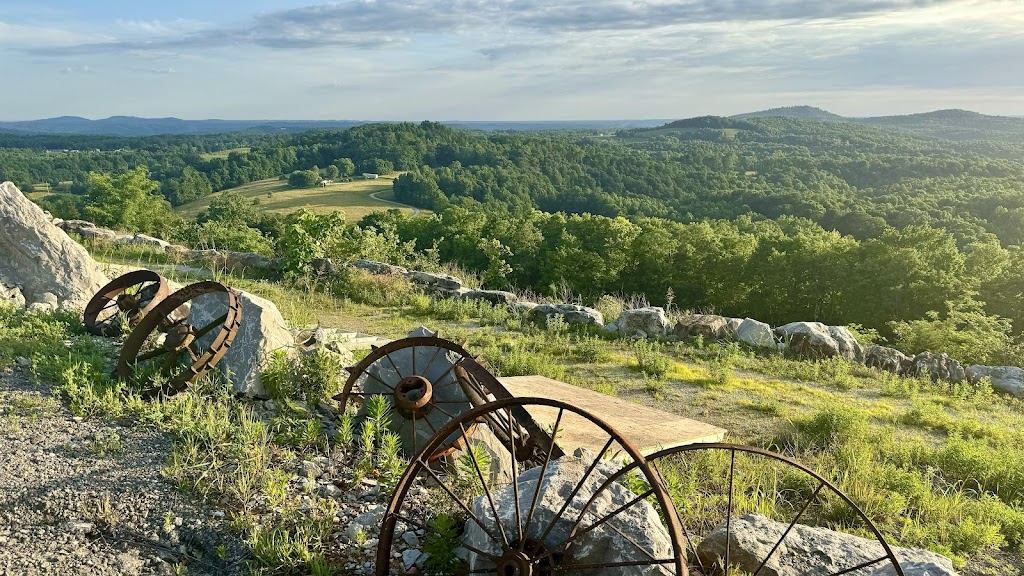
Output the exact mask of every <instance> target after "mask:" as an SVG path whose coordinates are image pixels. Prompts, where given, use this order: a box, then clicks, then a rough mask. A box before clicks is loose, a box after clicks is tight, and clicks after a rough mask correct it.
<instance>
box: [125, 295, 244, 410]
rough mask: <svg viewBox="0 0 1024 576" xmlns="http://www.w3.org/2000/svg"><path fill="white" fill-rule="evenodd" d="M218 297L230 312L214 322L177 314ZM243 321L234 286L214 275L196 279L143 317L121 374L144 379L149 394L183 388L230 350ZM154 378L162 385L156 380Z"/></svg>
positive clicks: (128, 343) (131, 337) (128, 342)
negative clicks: (199, 300) (196, 302)
mask: <svg viewBox="0 0 1024 576" xmlns="http://www.w3.org/2000/svg"><path fill="white" fill-rule="evenodd" d="M218 296H219V297H220V299H222V300H223V311H224V313H223V314H222V315H220V316H219V317H217V318H215V319H213V320H211V321H205V320H203V321H201V322H198V323H201V324H202V325H194V324H192V322H196V319H194V318H193V317H192V315H191V314H190V315H189V317H187V318H179V319H175V318H174V317H173V313H174V311H175V310H177V309H178V308H179V307H181V306H182V305H184V304H186V303H190V302H191V301H193V300H195V299H197V298H200V297H204V298H213V297H218ZM241 321H242V303H241V302H240V301H239V300H238V297H237V296H236V295H235V292H234V291H233V290H232V289H231V288H228V287H227V286H225V285H223V284H221V283H220V282H213V281H210V280H207V281H203V282H197V283H195V284H190V285H189V286H186V287H184V288H182V289H181V290H178V291H177V292H175V293H174V294H171V295H170V296H168V297H167V298H165V299H163V300H162V301H161V302H160V303H158V304H157V305H156V306H155V307H154V308H153V309H152V310H150V311H149V313H148V314H146V316H145V317H144V318H143V319H142V320H140V321H139V323H138V325H136V326H135V329H134V330H132V332H131V334H129V335H128V339H127V340H125V343H124V347H123V348H122V349H121V356H120V358H119V359H118V362H117V374H118V375H119V376H120V377H121V378H123V379H124V380H126V381H135V382H141V383H142V384H143V386H144V395H146V396H154V395H156V394H158V393H160V392H163V393H164V394H175V393H178V392H181V391H182V390H184V389H185V388H187V387H188V386H189V385H190V384H194V383H195V382H196V381H197V380H199V378H200V377H202V376H203V374H205V373H206V372H207V371H208V370H209V369H211V368H213V367H214V366H215V365H216V364H217V362H219V361H220V359H221V358H222V357H223V356H224V354H226V353H227V351H228V348H229V347H230V346H231V342H232V341H233V340H234V339H235V334H236V333H237V332H238V327H239V325H240V324H241ZM214 331H216V332H214ZM154 381H157V382H159V385H153V383H154Z"/></svg>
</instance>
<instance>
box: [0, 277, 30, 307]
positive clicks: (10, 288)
mask: <svg viewBox="0 0 1024 576" xmlns="http://www.w3.org/2000/svg"><path fill="white" fill-rule="evenodd" d="M0 303H4V304H7V305H13V306H14V307H15V308H19V309H20V308H24V307H25V304H26V302H25V295H24V294H22V293H21V288H18V287H17V286H15V285H14V284H7V283H5V282H4V281H3V280H0Z"/></svg>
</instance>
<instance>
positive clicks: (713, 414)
mask: <svg viewBox="0 0 1024 576" xmlns="http://www.w3.org/2000/svg"><path fill="white" fill-rule="evenodd" d="M126 256H130V258H131V259H133V260H134V261H135V262H136V263H137V264H139V265H147V264H148V261H147V257H146V255H145V254H141V253H132V254H131V255H126ZM97 257H98V258H100V259H102V260H108V261H115V260H117V261H120V262H122V263H123V262H124V261H125V260H124V258H118V257H117V254H114V253H110V252H106V253H102V254H97ZM154 268H155V269H159V270H161V272H162V273H164V274H165V275H167V276H168V277H170V278H171V279H173V280H176V281H178V282H182V283H187V282H188V281H190V280H193V279H196V278H198V277H215V278H218V279H220V280H221V281H223V282H226V283H228V284H229V285H232V286H235V287H238V288H241V289H244V290H247V291H250V292H253V293H255V294H257V295H260V296H263V297H265V298H268V299H270V300H272V301H274V302H276V303H277V305H278V307H279V309H280V310H281V313H282V314H283V315H284V317H285V318H286V319H287V320H288V321H289V322H290V323H292V324H293V325H305V326H313V325H317V324H321V325H324V326H329V327H337V328H343V329H348V330H353V331H359V332H365V333H370V334H376V335H379V336H384V337H389V338H400V337H403V336H404V335H405V334H406V333H407V332H408V331H409V330H411V329H413V328H415V327H417V326H419V325H426V326H428V327H430V328H432V329H436V330H439V332H440V336H442V337H444V338H448V339H450V340H453V341H456V342H463V341H464V342H466V344H465V346H466V347H467V349H469V350H470V351H472V352H473V353H478V354H480V355H481V356H482V357H483V358H484V359H485V360H486V361H487V362H489V364H490V366H491V368H492V369H493V370H494V371H495V372H496V373H497V374H499V375H502V376H515V375H527V374H540V375H544V376H548V377H551V378H555V379H559V380H562V381H565V382H569V383H571V384H574V385H577V386H580V387H584V388H588V389H592V390H596V391H598V392H601V393H604V394H609V395H614V396H617V397H620V398H624V399H628V400H630V401H633V402H637V403H641V404H647V405H651V406H654V407H657V408H659V409H662V410H665V411H668V412H672V413H675V414H679V415H682V416H686V417H690V418H694V419H697V420H701V421H705V422H709V423H712V424H715V425H718V426H721V427H723V428H726V429H728V430H729V433H728V435H727V437H726V441H727V442H734V443H741V444H747V445H752V446H757V447H763V448H768V449H771V450H774V451H777V452H781V453H783V454H785V455H786V456H789V457H792V458H794V459H796V460H797V461H799V462H801V463H803V464H805V465H807V466H808V467H810V468H811V469H813V470H815V471H817V472H818V473H819V474H821V475H822V476H823V477H825V478H826V479H828V480H830V481H832V482H834V483H835V484H836V485H837V486H838V487H839V488H840V489H841V490H843V491H844V492H845V493H846V494H847V495H849V496H850V498H852V500H853V501H854V502H856V503H857V504H858V505H859V506H861V508H862V509H863V510H864V511H865V513H866V514H867V515H868V516H869V517H870V518H871V519H872V520H873V521H874V522H875V523H877V525H878V526H879V528H880V529H881V530H882V532H883V533H884V534H885V536H886V537H887V538H888V539H889V541H890V543H892V544H896V545H900V546H907V547H922V548H927V549H930V550H933V551H936V552H939V553H942V554H945V555H947V556H949V557H951V558H953V560H954V562H955V564H956V565H957V566H958V568H959V569H960V570H961V572H962V573H963V574H964V575H965V576H986V575H989V574H991V575H996V574H999V575H1010V574H1021V573H1022V572H1021V571H1020V568H1019V566H1020V565H1021V550H1022V546H1024V506H1022V503H1024V465H1022V464H1021V462H1024V448H1022V446H1024V403H1022V402H1021V401H1018V400H1015V399H1012V398H1009V397H1006V396H1002V395H997V394H994V393H993V392H992V391H991V389H990V388H989V387H988V386H987V385H985V384H984V383H982V384H981V385H977V386H974V385H967V384H963V385H949V384H946V383H933V382H931V381H929V380H927V379H912V378H902V377H896V376H893V375H890V374H887V373H883V372H880V371H877V370H874V369H870V368H867V367H864V366H861V365H855V364H850V363H847V362H845V361H841V360H836V359H832V360H827V361H821V362H809V361H804V360H798V359H794V358H789V357H786V356H783V355H780V354H777V353H764V352H758V351H754V350H750V349H748V348H746V347H744V346H742V345H741V344H739V343H737V342H732V343H726V344H722V343H717V342H703V341H700V340H697V341H693V342H688V343H681V342H656V341H646V340H633V341H631V340H623V339H615V338H611V337H609V336H608V335H606V334H603V333H601V332H600V331H597V330H594V329H584V328H578V327H572V326H568V325H566V324H565V323H564V322H557V321H555V322H549V323H548V324H547V325H546V326H542V325H538V324H536V323H534V322H532V321H530V320H528V319H527V318H526V317H525V316H524V315H522V314H521V313H519V312H517V311H515V310H513V309H511V308H509V307H506V306H492V305H489V304H486V303H481V302H463V301H457V300H451V299H443V298H433V297H431V296H428V295H426V294H424V293H422V292H421V291H419V290H418V289H416V288H415V287H413V286H411V285H410V284H408V283H407V282H406V281H405V280H404V279H400V278H395V277H374V276H370V275H368V274H365V273H362V272H361V271H351V272H350V273H348V274H345V275H343V276H341V277H338V278H336V279H332V280H330V281H320V282H307V281H302V280H299V281H292V282H274V281H269V280H266V279H254V278H245V277H235V276H226V275H223V274H221V273H219V272H217V271H210V272H209V273H208V274H200V273H199V272H198V271H197V270H196V269H194V268H193V269H187V270H186V271H182V270H177V269H174V268H167V267H166V265H160V266H159V267H157V266H156V265H154ZM604 300H605V303H606V304H607V303H608V300H609V298H605V299H604ZM619 305H621V303H619ZM611 308H612V309H608V310H605V312H606V313H607V314H608V317H607V320H608V321H611V320H613V319H614V316H615V310H614V308H615V307H614V306H612V307H611ZM0 312H2V313H0V366H4V365H7V364H9V363H11V362H13V360H14V358H15V357H16V356H18V355H24V356H29V357H33V360H34V362H35V365H36V366H40V367H45V369H43V368H40V369H39V371H38V374H37V376H38V377H40V378H48V379H55V380H57V381H58V384H59V386H58V390H59V391H60V393H61V395H62V398H64V399H65V400H66V401H68V402H70V404H71V407H72V409H73V410H74V411H75V412H76V413H79V414H82V415H86V416H94V417H107V416H117V417H121V416H125V415H134V416H135V417H137V418H138V419H139V421H140V423H141V424H142V425H158V426H160V427H163V428H165V429H168V430H169V431H171V432H173V433H176V434H177V433H182V434H184V432H183V431H184V429H185V427H196V426H199V427H200V428H202V427H203V426H212V425H214V423H215V424H216V425H217V426H219V427H221V428H222V429H221V430H217V431H208V432H204V433H203V434H207V435H210V436H217V437H221V438H232V439H231V440H230V443H231V446H229V448H230V449H228V448H225V449H224V451H223V453H221V452H220V451H219V450H220V449H218V452H217V453H215V454H207V455H205V456H204V455H203V454H204V452H203V450H204V448H203V447H202V446H192V445H190V444H189V442H193V443H194V442H195V440H194V439H189V440H187V441H186V440H185V439H183V440H181V441H180V442H179V444H178V448H177V449H176V452H175V457H174V458H175V459H174V460H172V461H171V462H169V463H168V469H167V470H166V471H165V474H166V475H167V476H168V477H169V478H173V479H175V480H176V481H177V482H179V484H180V485H181V486H182V487H183V488H184V489H189V490H196V491H199V492H200V493H201V494H203V495H205V496H214V495H219V496H218V497H219V498H222V499H227V500H229V501H232V500H233V499H234V500H237V501H240V502H242V501H244V499H243V498H234V496H233V494H234V493H235V492H244V493H245V494H249V493H250V492H255V493H261V491H262V490H269V488H267V487H266V486H268V485H270V484H273V483H270V484H268V483H267V482H264V480H261V478H263V476H264V475H267V474H270V475H273V474H279V472H276V471H275V470H287V469H288V467H289V466H290V464H288V458H290V457H299V458H302V457H304V456H303V454H305V452H304V449H303V448H302V446H301V445H295V444H294V439H291V440H289V439H288V438H290V437H288V438H285V437H281V438H277V437H274V435H272V434H271V435H269V437H268V435H266V434H263V433H258V431H254V430H255V429H256V428H258V427H259V423H258V421H253V420H252V416H251V415H247V414H248V413H247V412H246V410H245V409H244V408H240V407H238V401H237V400H234V399H232V398H230V397H228V396H224V395H216V394H215V395H213V396H209V392H208V391H207V392H202V391H193V392H189V393H188V394H185V395H183V396H184V398H179V399H177V400H172V401H168V400H164V401H162V402H168V404H166V405H165V404H158V405H154V406H150V407H146V406H144V405H143V404H142V403H141V401H140V400H138V399H137V398H134V397H131V396H129V397H128V399H127V400H122V399H119V397H118V396H117V394H114V392H115V391H117V390H120V389H122V387H123V385H122V384H117V383H115V382H112V381H111V379H110V377H109V376H108V375H107V374H108V373H109V369H108V368H107V367H106V364H107V363H109V362H110V358H107V357H105V356H103V355H102V354H101V353H100V352H99V351H98V349H97V348H96V347H95V346H94V345H91V344H89V343H88V342H89V340H88V337H79V336H77V334H78V333H80V329H79V328H77V325H76V322H75V319H74V318H68V317H65V316H61V315H56V316H54V317H53V318H40V317H31V316H27V315H23V316H18V315H17V314H15V313H13V312H10V311H6V312H4V311H2V310H0ZM674 312H675V313H677V314H678V313H681V312H680V311H674ZM68 338H70V339H71V340H73V341H75V342H79V340H76V338H81V343H80V344H73V345H72V348H71V349H70V350H71V353H70V354H69V351H68V350H69V349H68V348H67V347H66V344H64V340H65V339H68ZM358 356H359V355H358V354H357V357H358ZM328 376H330V375H328ZM324 381H329V382H330V383H331V385H332V386H339V385H340V383H341V379H338V378H331V377H327V378H324ZM328 388H329V387H328ZM318 390H319V389H318ZM331 392H332V391H331V390H330V389H324V390H319V392H318V393H320V394H325V395H330V393H331ZM306 394H308V391H307V392H306ZM310 404H311V405H312V402H311V403H310ZM186 408H187V409H188V410H191V411H193V412H195V413H188V414H184V413H182V410H185V409H186ZM239 410H241V411H239ZM204 411H207V412H210V413H211V414H212V413H216V414H234V416H231V417H230V418H229V417H228V416H223V417H220V416H218V418H219V419H211V418H208V417H206V416H204V415H203V412H204ZM296 414H297V415H295V416H294V418H295V422H293V423H291V424H289V426H291V427H292V428H294V429H305V428H304V426H306V423H305V421H304V420H303V418H309V419H310V422H312V421H313V420H315V419H316V418H317V416H316V415H315V414H313V415H309V416H302V415H301V411H300V412H298V413H296ZM204 422H207V423H205V424H204ZM310 425H311V424H310ZM179 428H181V429H182V430H181V431H178V429H179ZM192 436H193V435H189V434H185V435H183V438H186V439H188V438H192ZM282 438H283V439H282ZM225 442H227V440H225ZM289 442H291V444H289ZM304 442H305V443H306V444H305V445H312V446H320V448H319V450H320V451H323V450H324V449H325V448H324V447H323V446H324V443H326V442H328V440H327V439H326V438H323V439H308V438H307V439H306V440H304ZM235 453H240V454H248V453H258V454H262V455H265V457H266V458H267V462H273V465H272V466H269V467H268V468H267V470H268V471H267V472H266V474H264V473H263V472H261V473H260V474H261V475H258V477H257V479H256V481H254V484H253V485H252V486H246V487H244V490H243V488H240V487H237V486H233V484H232V483H233V482H235V481H236V479H233V475H232V474H230V473H229V472H227V471H228V470H232V469H233V468H232V466H230V465H227V462H229V461H230V460H231V459H232V458H238V456H233V455H232V454H235ZM186 456H187V462H186V461H185V460H183V459H185V458H186ZM261 458H263V456H261ZM206 459H211V462H212V461H216V462H218V464H219V468H218V467H215V468H213V469H210V470H207V469H206V466H207V462H206ZM225 459H227V460H225ZM261 462H262V461H261ZM669 464H671V463H668V462H666V468H665V470H663V472H664V473H665V475H666V479H667V480H668V484H669V486H670V489H671V490H672V492H673V495H674V497H675V498H676V500H677V503H679V504H678V505H679V506H680V508H679V509H680V510H681V512H682V513H683V515H684V518H683V521H684V523H697V524H699V523H701V522H702V521H705V520H706V519H705V515H710V514H711V513H712V512H713V511H714V510H713V508H714V501H713V500H708V501H704V500H701V501H700V502H701V504H695V502H698V500H696V499H695V498H694V497H693V495H692V492H693V490H694V489H695V487H696V488H700V487H701V486H710V485H711V484H713V483H714V482H713V480H714V477H712V478H711V479H708V478H703V479H701V480H699V481H693V478H690V477H689V476H690V475H693V474H697V473H698V472H700V471H701V470H704V471H705V473H708V472H707V470H708V468H706V467H707V466H710V465H712V464H715V462H713V461H711V460H708V461H705V462H704V463H703V465H704V466H705V467H704V468H701V467H694V466H690V467H685V466H679V465H675V466H668V465H669ZM718 464H721V462H718ZM261 465H262V464H261ZM737 467H738V468H737V475H738V476H739V477H741V478H745V479H746V480H747V482H748V484H749V485H748V487H747V488H748V489H746V490H744V491H743V492H740V491H739V490H737V494H739V496H737V499H736V502H737V506H747V507H749V508H751V509H754V510H756V511H758V512H760V513H762V514H765V515H767V516H769V517H773V518H776V519H778V520H781V521H787V520H788V519H789V518H791V517H792V512H793V511H794V510H796V509H799V507H800V506H801V505H802V503H803V502H804V501H805V500H806V499H807V498H808V497H809V493H810V492H811V490H812V489H813V487H814V486H813V484H806V483H801V482H803V481H799V482H797V481H795V480H792V478H791V477H790V476H787V474H786V473H785V472H783V473H781V474H779V473H776V472H772V471H768V469H766V468H765V467H764V466H763V465H762V464H758V463H757V462H754V461H752V460H749V459H740V460H737ZM268 478H269V476H268ZM721 478H722V477H721V475H719V476H717V481H721ZM268 482H269V481H268ZM794 482H795V483H794ZM278 492H279V490H278V489H275V494H277V493H278ZM720 494H721V493H720V492H719V495H720ZM281 497H282V496H280V494H278V498H281ZM286 500H287V499H286ZM288 502H290V500H288V501H287V502H285V503H284V504H282V506H283V507H284V508H285V509H286V510H287V509H289V508H288V507H289V506H290V505H291V504H289V503H288ZM708 502H710V504H708ZM718 504H719V508H720V504H721V502H719V503H718ZM834 504H835V503H834V502H832V501H827V500H826V501H823V502H822V503H821V504H820V505H818V506H815V507H812V508H811V509H810V511H809V512H808V514H807V517H805V519H806V520H808V521H814V522H817V523H820V524H823V525H826V526H829V527H833V528H836V529H841V530H845V531H849V532H853V533H858V534H866V530H865V526H864V525H862V524H860V523H859V522H858V521H857V519H855V518H852V517H851V516H850V515H849V514H848V513H847V512H843V511H841V510H840V508H839V507H837V506H834ZM295 505H296V506H298V504H295ZM317 505H319V504H317ZM314 508H315V506H314ZM718 511H720V510H718ZM232 514H233V515H232V516H229V517H230V518H233V519H234V524H235V525H236V527H237V529H238V530H240V531H243V532H246V533H248V534H250V536H249V538H248V541H249V542H250V543H251V545H252V546H253V550H254V555H255V560H254V562H255V563H256V564H257V565H258V564H259V562H261V560H260V559H261V558H262V557H264V556H265V555H266V554H268V551H267V550H265V549H262V548H261V547H266V546H272V545H273V544H272V539H271V540H270V541H268V540H265V539H261V538H263V537H264V536H266V537H267V538H269V536H268V535H267V534H268V533H266V532H265V527H264V528H258V527H255V525H254V524H253V523H252V522H253V520H252V518H250V517H249V516H247V514H248V512H247V511H246V510H245V509H244V507H240V508H239V509H238V510H236V511H234V512H233V513H232ZM812 516H813V517H812ZM299 517H300V518H301V515H299ZM709 517H710V516H709ZM311 518H312V519H311V520H310V522H314V521H316V522H318V521H320V520H316V517H315V515H313V516H311ZM288 522H290V523H291V524H290V526H291V529H292V530H293V531H294V530H295V528H296V524H295V523H296V522H299V523H301V519H300V520H296V519H295V518H294V517H291V519H290V520H289V521H288ZM312 525H313V524H310V526H312ZM261 530H264V532H261ZM325 530H327V531H329V529H325ZM304 533H305V534H307V535H309V539H308V541H304V542H303V543H302V544H301V546H300V549H299V552H295V554H294V555H293V556H287V557H286V558H285V562H284V564H282V565H285V566H286V567H287V570H283V571H277V570H273V569H270V570H267V573H286V572H287V571H288V570H292V569H297V570H302V569H303V568H302V567H303V566H306V567H308V566H309V565H310V562H312V560H310V558H318V560H317V562H321V561H322V560H323V559H324V558H325V557H326V558H327V559H328V560H330V551H329V550H325V549H324V547H323V545H322V541H321V540H318V539H317V538H319V536H317V534H318V532H315V531H313V532H309V531H308V530H307V531H306V532H304ZM261 534H262V535H263V536H260V535H261ZM270 535H272V534H270ZM268 542H269V543H268ZM293 544H294V543H293ZM302 547H305V548H302ZM293 552H294V550H293ZM300 552H301V553H300ZM271 555H272V556H274V557H275V558H276V559H277V560H275V562H280V561H281V554H276V555H274V554H271ZM324 555H326V556H324ZM257 567H259V566H257ZM262 568H268V566H262ZM324 573H333V572H324Z"/></svg>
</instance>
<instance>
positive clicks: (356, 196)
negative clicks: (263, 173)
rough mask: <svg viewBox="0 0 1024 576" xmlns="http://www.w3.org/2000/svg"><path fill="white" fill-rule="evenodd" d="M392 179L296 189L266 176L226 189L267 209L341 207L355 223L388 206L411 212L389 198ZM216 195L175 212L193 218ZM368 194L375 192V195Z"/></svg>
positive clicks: (386, 208) (285, 210)
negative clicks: (264, 178)
mask: <svg viewBox="0 0 1024 576" xmlns="http://www.w3.org/2000/svg"><path fill="white" fill-rule="evenodd" d="M393 179H394V178H393V177H388V176H384V177H381V178H378V179H376V180H363V179H361V178H356V179H354V180H352V181H351V182H338V183H335V184H331V185H330V186H327V187H320V186H316V187H313V188H299V189H296V188H291V187H290V186H288V182H286V181H284V180H279V179H277V178H268V179H266V180H257V181H256V182H250V183H248V184H244V185H242V186H239V187H237V188H230V189H228V190H225V192H227V191H231V192H237V193H239V194H241V195H242V196H244V197H246V198H251V199H253V200H258V201H259V207H260V209H262V210H266V211H268V212H280V213H288V212H292V211H295V210H298V209H299V208H308V209H310V210H312V211H314V212H318V213H323V212H332V211H335V210H341V211H343V212H344V213H345V218H346V220H348V221H350V222H355V221H357V220H359V219H360V218H362V217H363V216H366V215H367V214H369V213H370V212H373V211H375V210H388V209H390V208H398V209H400V210H401V211H402V212H404V213H406V214H413V212H414V211H413V209H412V208H408V207H404V206H400V205H398V204H394V203H392V202H390V201H389V200H392V198H393V197H394V196H393V192H392V189H391V182H392V180H393ZM222 193H223V192H218V193H217V194H222ZM217 194H212V195H210V196H207V197H205V198H201V199H199V200H195V201H193V202H189V203H187V204H182V205H181V206H178V207H177V208H175V209H174V211H175V212H176V213H177V214H178V215H179V216H182V217H183V218H186V219H188V220H192V219H195V217H196V216H197V215H198V214H199V213H200V212H202V211H204V210H206V209H207V208H208V207H209V205H210V201H212V200H213V199H214V198H216V197H217ZM371 194H376V196H377V198H374V197H372V196H371ZM378 198H379V199H378Z"/></svg>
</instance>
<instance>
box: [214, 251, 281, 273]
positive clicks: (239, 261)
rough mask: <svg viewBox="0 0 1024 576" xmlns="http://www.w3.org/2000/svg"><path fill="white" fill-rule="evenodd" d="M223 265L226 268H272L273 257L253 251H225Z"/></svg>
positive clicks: (273, 267) (273, 264) (273, 265)
mask: <svg viewBox="0 0 1024 576" xmlns="http://www.w3.org/2000/svg"><path fill="white" fill-rule="evenodd" d="M224 267H225V268H227V269H228V270H236V269H237V270H243V269H248V270H274V269H276V267H275V259H274V258H268V257H267V256H264V255H263V254H256V253H255V252H225V253H224Z"/></svg>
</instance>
